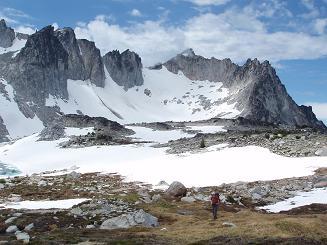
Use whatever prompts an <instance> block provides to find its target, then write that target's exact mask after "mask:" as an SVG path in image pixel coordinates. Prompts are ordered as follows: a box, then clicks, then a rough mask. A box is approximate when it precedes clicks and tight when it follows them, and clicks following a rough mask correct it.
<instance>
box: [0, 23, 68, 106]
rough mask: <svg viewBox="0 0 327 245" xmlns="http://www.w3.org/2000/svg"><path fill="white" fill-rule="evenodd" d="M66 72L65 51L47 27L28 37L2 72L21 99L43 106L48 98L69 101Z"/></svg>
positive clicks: (50, 28)
mask: <svg viewBox="0 0 327 245" xmlns="http://www.w3.org/2000/svg"><path fill="white" fill-rule="evenodd" d="M67 70H68V55H67V52H66V51H65V49H64V47H63V46H62V44H61V43H60V41H59V40H58V38H57V37H56V36H55V35H54V29H53V27H52V26H47V27H45V28H43V29H42V30H40V31H39V32H36V33H34V34H33V35H31V36H29V38H28V39H27V42H26V45H25V47H24V48H22V50H21V51H20V52H19V53H18V54H17V55H16V56H15V57H14V58H13V59H12V60H11V61H10V62H9V63H8V64H7V65H6V67H4V69H2V71H1V73H2V75H3V76H4V77H5V79H6V80H7V81H8V82H10V84H11V85H12V86H13V88H14V89H15V91H16V93H17V96H18V97H21V98H22V100H24V101H33V102H34V103H36V104H45V99H46V98H48V97H49V95H53V96H56V97H60V98H63V99H68V93H67Z"/></svg>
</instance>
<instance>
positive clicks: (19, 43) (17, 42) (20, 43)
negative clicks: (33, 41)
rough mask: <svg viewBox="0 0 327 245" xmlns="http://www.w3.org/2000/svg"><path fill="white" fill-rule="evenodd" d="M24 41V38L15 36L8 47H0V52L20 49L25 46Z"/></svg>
mask: <svg viewBox="0 0 327 245" xmlns="http://www.w3.org/2000/svg"><path fill="white" fill-rule="evenodd" d="M26 41H27V40H24V39H21V40H20V39H18V38H17V37H16V38H15V40H14V41H13V45H12V46H11V47H9V48H2V47H0V54H4V53H8V52H15V51H18V50H21V49H22V48H23V47H24V46H25V44H26ZM16 55H17V53H15V54H14V56H16ZM14 56H13V57H14Z"/></svg>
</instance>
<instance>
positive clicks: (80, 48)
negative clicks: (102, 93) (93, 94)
mask: <svg viewBox="0 0 327 245" xmlns="http://www.w3.org/2000/svg"><path fill="white" fill-rule="evenodd" d="M55 36H56V37H57V38H58V39H59V41H60V42H61V44H62V45H63V47H64V48H65V50H66V51H67V53H68V74H67V76H68V78H69V79H72V80H83V81H84V80H87V79H89V80H90V81H91V82H92V83H93V84H95V85H96V86H98V87H104V80H105V74H104V69H103V63H102V58H101V54H100V50H99V49H97V48H96V47H95V44H94V42H90V41H88V40H77V39H76V36H75V33H74V30H73V29H72V28H69V27H66V28H63V29H58V30H56V31H55Z"/></svg>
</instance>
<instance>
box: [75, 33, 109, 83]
mask: <svg viewBox="0 0 327 245" xmlns="http://www.w3.org/2000/svg"><path fill="white" fill-rule="evenodd" d="M77 43H78V45H79V48H80V51H81V55H82V59H83V63H84V67H85V78H86V79H90V80H91V81H92V83H94V84H95V85H96V86H98V87H102V88H103V87H104V80H105V74H104V67H103V63H102V58H101V54H100V50H99V49H98V48H97V47H96V46H95V43H94V42H91V41H88V40H86V39H79V40H77Z"/></svg>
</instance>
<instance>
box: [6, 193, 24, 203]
mask: <svg viewBox="0 0 327 245" xmlns="http://www.w3.org/2000/svg"><path fill="white" fill-rule="evenodd" d="M7 199H8V201H9V202H20V201H22V200H23V199H22V197H21V196H20V195H17V194H10V196H9V197H8V198H7Z"/></svg>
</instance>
